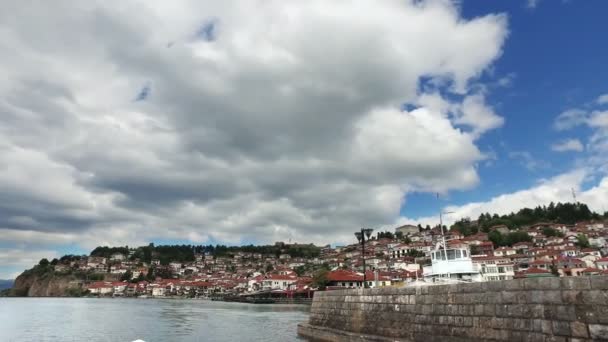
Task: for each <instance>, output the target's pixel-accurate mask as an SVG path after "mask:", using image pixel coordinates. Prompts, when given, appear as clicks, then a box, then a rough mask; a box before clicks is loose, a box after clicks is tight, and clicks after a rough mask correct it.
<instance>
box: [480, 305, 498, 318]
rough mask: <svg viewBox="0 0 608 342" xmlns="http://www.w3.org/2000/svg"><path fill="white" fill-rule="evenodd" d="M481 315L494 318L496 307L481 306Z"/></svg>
mask: <svg viewBox="0 0 608 342" xmlns="http://www.w3.org/2000/svg"><path fill="white" fill-rule="evenodd" d="M483 315H484V316H490V317H492V316H494V315H496V305H494V304H484V306H483Z"/></svg>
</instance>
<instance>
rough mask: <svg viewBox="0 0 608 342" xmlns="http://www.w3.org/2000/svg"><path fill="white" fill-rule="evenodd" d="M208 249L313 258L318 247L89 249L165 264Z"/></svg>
mask: <svg viewBox="0 0 608 342" xmlns="http://www.w3.org/2000/svg"><path fill="white" fill-rule="evenodd" d="M207 252H208V253H211V254H212V255H213V256H215V257H226V256H227V257H230V256H233V255H235V254H236V253H238V252H245V253H261V254H263V255H274V256H279V255H281V254H288V255H290V256H291V257H294V258H295V257H304V258H314V257H316V256H318V255H319V253H320V247H317V246H315V245H313V244H307V245H300V244H290V245H288V244H280V243H278V244H275V245H266V246H254V245H248V246H224V245H216V246H213V245H207V246H203V245H159V246H155V245H154V244H153V243H151V244H149V245H148V246H141V247H137V248H135V250H132V249H131V253H130V248H129V246H125V247H107V246H103V247H97V248H95V249H94V250H93V251H92V252H91V256H98V257H105V258H109V257H111V256H112V254H115V253H121V254H123V255H128V256H129V258H130V259H139V260H141V261H144V262H150V261H151V260H152V259H159V260H160V262H161V264H168V263H169V262H171V261H178V262H188V261H194V254H195V253H207Z"/></svg>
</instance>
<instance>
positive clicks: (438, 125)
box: [0, 0, 508, 247]
mask: <svg viewBox="0 0 608 342" xmlns="http://www.w3.org/2000/svg"><path fill="white" fill-rule="evenodd" d="M252 13H254V15H252ZM23 18H36V20H32V21H27V20H23ZM353 18H357V20H353ZM507 34H508V33H507V20H506V16H504V15H500V14H488V15H485V16H480V17H477V18H475V19H471V20H466V19H464V18H462V16H461V15H460V13H459V9H458V7H457V6H456V5H455V4H454V3H452V2H450V1H440V0H431V1H411V2H409V1H397V0H389V1H382V2H378V1H364V0H361V1H355V2H352V1H344V0H338V1H321V0H313V1H306V2H302V1H278V0H277V1H265V2H263V3H259V2H256V3H243V2H238V3H237V2H231V1H222V2H210V1H187V2H183V3H180V5H179V6H177V5H174V4H172V3H168V2H155V1H151V2H144V3H142V2H137V1H125V2H122V3H121V4H120V5H119V6H117V5H116V4H106V3H104V2H87V3H84V2H83V3H74V2H71V1H55V2H53V4H52V5H51V4H47V3H44V2H40V3H35V4H29V5H25V4H23V3H19V2H15V3H12V4H6V5H5V6H4V8H3V11H2V12H1V13H0V53H2V55H3V56H4V58H3V63H2V64H1V65H0V72H1V73H2V74H3V77H2V79H0V117H1V118H2V120H0V134H1V136H2V139H1V140H0V162H1V163H2V165H6V167H4V168H1V169H0V227H1V229H2V238H1V239H2V241H5V242H6V243H10V241H18V242H20V241H25V240H28V241H31V242H32V243H40V244H47V245H53V244H55V245H58V244H66V243H78V244H79V245H80V246H83V247H92V246H95V245H97V244H114V245H116V244H122V245H124V244H130V245H133V244H137V243H145V242H147V241H150V240H153V239H169V240H171V239H174V240H189V241H192V242H196V243H204V242H207V241H211V240H213V241H223V242H233V243H240V242H243V241H259V242H272V241H274V240H287V239H289V238H291V239H292V241H302V242H303V241H312V242H324V243H327V242H335V241H347V240H348V239H350V238H351V236H350V235H351V233H350V232H351V230H352V229H353V228H355V227H359V226H365V225H379V224H383V223H390V222H393V221H394V219H395V217H397V216H398V215H399V208H400V206H401V204H402V202H403V198H404V195H405V194H406V193H407V192H408V191H412V190H419V191H448V190H451V189H467V188H471V187H473V186H475V185H476V184H477V182H478V175H477V172H476V170H475V164H476V163H477V162H479V161H480V160H482V159H483V158H484V156H483V154H482V153H481V152H480V150H479V148H478V147H477V146H476V139H477V138H478V137H479V136H480V135H482V134H484V133H485V132H487V131H489V130H491V129H495V128H497V127H499V126H500V125H502V122H503V119H502V118H501V117H500V116H499V115H497V114H496V113H494V111H493V110H492V108H491V106H490V105H488V104H487V103H486V102H485V99H484V97H483V95H481V94H477V93H474V92H472V91H471V90H470V83H471V82H472V81H475V82H477V81H478V77H479V76H480V75H481V74H482V73H483V72H484V70H486V69H487V68H488V67H489V66H491V65H492V63H493V62H494V61H495V60H496V59H497V58H499V56H500V55H501V51H502V46H503V43H504V41H505V39H506V37H507ZM75 42H77V44H76V43H75ZM168 42H169V43H168ZM32 65H35V66H36V68H32ZM423 78H424V79H428V78H432V79H435V80H441V82H438V84H440V85H439V86H438V87H439V90H441V92H439V93H441V94H446V93H450V94H452V95H453V97H452V100H450V101H448V100H446V99H444V98H443V97H442V96H440V95H434V94H433V93H427V92H426V91H425V90H424V89H423V88H422V87H421V86H420V85H421V80H422V79H423ZM433 96H435V101H434V102H431V101H430V100H429V102H428V104H423V101H422V100H421V99H423V98H425V97H426V98H427V100H428V99H430V98H433ZM455 98H460V99H461V101H457V100H455ZM403 103H419V104H420V105H419V107H417V108H414V109H411V110H407V111H401V110H400V107H401V105H402V104H403ZM441 103H448V107H449V108H448V109H444V108H439V107H438V106H440V105H441ZM450 113H451V114H450ZM461 126H464V127H465V128H466V129H464V130H463V129H461V128H460V127H461Z"/></svg>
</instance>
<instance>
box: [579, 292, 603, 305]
mask: <svg viewBox="0 0 608 342" xmlns="http://www.w3.org/2000/svg"><path fill="white" fill-rule="evenodd" d="M581 297H582V299H583V304H593V305H608V291H604V290H587V291H582V294H581Z"/></svg>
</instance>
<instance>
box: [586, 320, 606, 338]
mask: <svg viewBox="0 0 608 342" xmlns="http://www.w3.org/2000/svg"><path fill="white" fill-rule="evenodd" d="M589 334H590V335H591V338H592V339H594V340H608V325H604V324H589Z"/></svg>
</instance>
